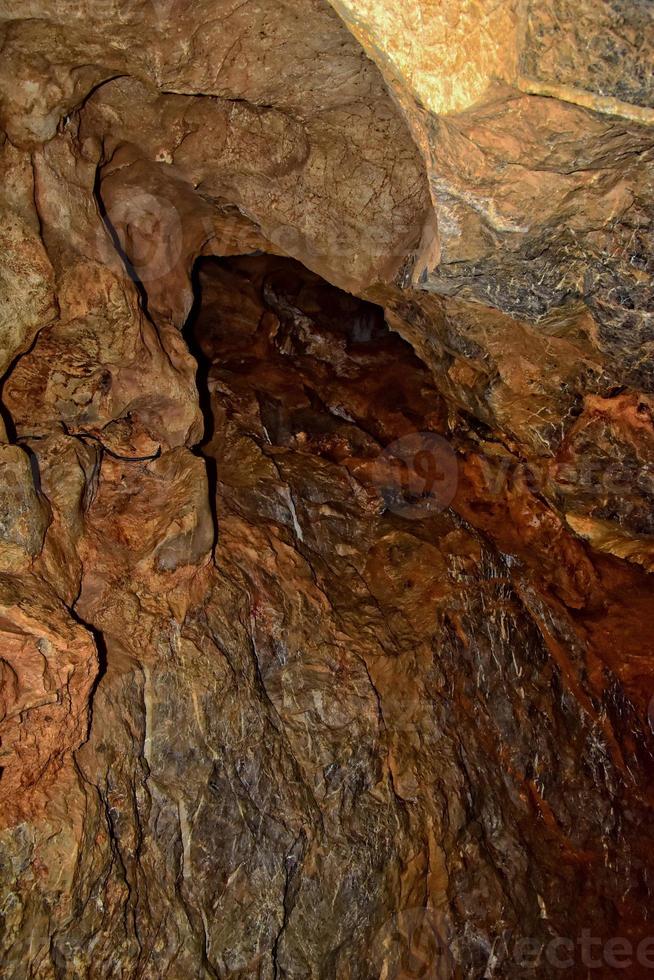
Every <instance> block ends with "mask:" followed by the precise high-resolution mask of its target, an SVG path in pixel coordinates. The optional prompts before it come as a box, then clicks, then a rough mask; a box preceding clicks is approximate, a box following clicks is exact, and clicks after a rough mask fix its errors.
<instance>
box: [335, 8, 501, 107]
mask: <svg viewBox="0 0 654 980" xmlns="http://www.w3.org/2000/svg"><path fill="white" fill-rule="evenodd" d="M330 3H331V4H332V6H333V7H334V8H335V10H336V11H337V12H338V13H339V14H340V15H341V17H342V18H343V19H344V20H345V22H346V23H347V24H348V26H349V28H350V30H351V31H352V33H353V34H354V35H355V36H356V38H357V39H358V41H359V42H360V44H361V45H362V46H363V47H364V49H365V50H366V52H367V53H368V54H369V55H370V57H371V58H373V60H374V61H376V62H377V64H378V65H379V67H380V68H381V70H382V71H383V72H384V73H385V75H386V76H387V80H389V81H391V80H397V79H401V81H402V83H403V85H404V86H406V87H407V88H408V89H409V91H410V92H411V94H412V95H413V96H414V97H415V98H416V99H417V101H418V102H420V103H421V104H422V105H424V107H425V108H426V109H429V110H430V111H432V112H436V113H448V112H459V111H461V110H463V109H466V108H467V107H468V106H470V105H473V104H474V103H475V102H478V101H479V99H480V98H481V97H482V96H483V94H484V92H485V91H486V90H487V89H488V87H489V85H491V83H492V82H493V81H497V80H499V81H503V82H514V81H515V80H516V79H517V75H518V34H519V18H518V14H517V6H518V4H517V3H516V0H497V2H495V3H492V2H488V0H330Z"/></svg>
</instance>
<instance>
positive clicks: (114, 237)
mask: <svg viewBox="0 0 654 980" xmlns="http://www.w3.org/2000/svg"><path fill="white" fill-rule="evenodd" d="M101 187H102V165H101V164H99V165H98V166H97V168H96V171H95V181H94V184H93V196H94V198H95V202H96V204H97V206H98V211H99V213H100V217H101V218H102V223H103V224H104V226H105V228H106V229H107V233H108V235H109V237H110V238H111V242H112V244H113V246H114V248H115V249H116V254H117V255H118V256H119V258H120V260H121V262H122V263H123V265H124V266H125V271H126V273H127V275H128V276H129V278H130V279H131V280H132V282H133V283H134V286H135V287H136V291H137V293H138V295H139V301H140V305H141V309H142V310H143V312H144V313H145V314H146V316H148V317H149V313H148V294H147V292H146V289H145V286H144V285H143V283H142V282H141V280H140V278H139V276H138V273H137V272H136V269H135V268H134V265H133V263H132V261H131V259H130V257H129V256H128V254H127V252H126V251H125V249H124V248H123V246H122V245H121V243H120V238H119V237H118V233H117V231H116V229H115V228H114V226H113V225H112V223H111V220H110V218H109V215H108V213H107V209H106V207H105V203H104V201H103V200H102V193H101Z"/></svg>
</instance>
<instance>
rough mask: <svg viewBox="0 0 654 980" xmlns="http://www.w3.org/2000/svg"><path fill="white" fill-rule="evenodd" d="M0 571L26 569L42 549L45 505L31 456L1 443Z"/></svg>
mask: <svg viewBox="0 0 654 980" xmlns="http://www.w3.org/2000/svg"><path fill="white" fill-rule="evenodd" d="M0 473H1V478H0V540H1V542H2V550H1V552H0V571H2V572H3V573H7V572H20V571H25V570H26V569H28V568H29V566H30V564H31V562H32V561H33V560H34V558H36V557H37V555H38V554H39V553H40V551H41V547H42V545H43V539H44V537H45V532H46V528H47V526H48V523H49V513H48V508H47V506H46V504H45V502H44V500H43V498H42V497H40V496H39V494H38V492H37V489H36V487H35V485H34V473H33V467H32V461H31V459H30V456H28V454H27V453H26V452H25V451H24V450H23V449H21V448H19V447H18V446H8V445H4V446H0Z"/></svg>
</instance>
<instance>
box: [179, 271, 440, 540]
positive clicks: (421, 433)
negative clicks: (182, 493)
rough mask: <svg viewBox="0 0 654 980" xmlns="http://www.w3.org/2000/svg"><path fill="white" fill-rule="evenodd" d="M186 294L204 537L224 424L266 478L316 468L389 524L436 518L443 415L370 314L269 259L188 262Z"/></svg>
mask: <svg viewBox="0 0 654 980" xmlns="http://www.w3.org/2000/svg"><path fill="white" fill-rule="evenodd" d="M193 287H194V297H195V298H194V303H193V307H192V310H191V313H190V315H189V318H188V320H187V323H186V325H185V328H184V336H185V338H186V341H187V344H188V346H189V349H190V351H191V353H192V354H193V356H194V357H195V359H196V361H197V364H198V370H197V387H198V392H199V401H200V407H201V410H202V413H203V416H204V420H205V427H204V433H203V438H202V440H201V442H200V443H199V444H198V446H196V447H195V450H194V451H195V452H197V453H198V454H200V455H202V456H203V458H204V459H205V460H206V463H207V470H208V478H209V484H210V493H211V496H212V506H213V508H214V520H215V523H216V527H217V526H218V519H219V507H218V504H217V499H218V497H219V496H220V495H221V493H223V492H224V491H225V489H226V484H225V482H224V481H223V480H222V478H221V471H222V472H227V469H228V467H227V468H226V464H225V452H224V450H225V433H226V430H227V428H229V426H230V425H232V424H233V422H234V419H235V418H236V417H238V419H239V422H238V424H239V425H240V426H241V428H242V429H243V430H244V431H246V432H247V433H248V436H249V437H252V438H254V439H255V440H256V441H257V443H258V445H259V446H260V447H261V448H262V452H263V453H264V455H266V456H268V457H269V459H271V460H272V461H273V463H274V464H275V466H277V464H278V463H280V460H282V459H283V458H284V457H285V456H286V458H290V456H295V457H297V456H298V455H299V456H301V457H303V458H304V460H305V461H306V460H308V459H309V458H310V457H314V458H318V459H322V460H324V461H328V462H330V463H331V464H335V465H337V466H339V467H342V468H343V469H344V471H345V472H346V473H349V474H350V475H351V476H352V477H353V478H354V480H355V481H356V482H357V483H361V484H362V485H363V486H366V487H367V488H368V491H367V492H369V494H370V499H371V501H372V500H374V498H375V495H377V497H378V498H381V499H378V503H377V505H374V504H373V503H371V504H370V506H371V507H373V508H374V506H378V507H380V508H381V510H382V511H384V510H388V511H392V512H393V513H394V515H395V516H396V517H397V516H398V515H399V516H400V517H402V516H404V517H406V516H407V514H408V516H409V517H410V518H411V519H413V518H414V517H418V518H419V517H423V516H429V515H430V514H431V513H437V512H438V511H440V510H441V509H442V508H443V505H444V502H443V500H442V499H441V498H440V497H439V490H440V488H439V486H438V484H437V482H436V481H437V480H439V479H441V480H442V479H443V475H442V474H441V473H440V471H439V469H438V457H439V454H440V455H441V456H442V446H440V445H437V443H436V440H438V439H439V438H440V437H439V435H438V433H443V432H445V431H446V427H447V413H446V409H445V405H444V402H443V400H442V398H441V396H440V395H439V393H438V391H437V390H436V388H435V387H434V384H433V381H432V379H431V377H430V375H429V372H428V369H427V368H426V366H425V365H424V364H423V363H422V361H420V360H419V358H418V357H417V356H416V354H415V352H414V351H413V348H412V347H411V346H410V345H409V344H408V343H407V342H406V341H405V340H403V339H402V338H401V337H400V336H399V335H398V334H396V333H394V332H393V331H392V330H391V329H390V328H389V327H388V325H387V323H386V321H385V315H384V311H383V309H382V308H381V307H380V306H377V305H376V304H374V303H371V302H367V301H365V300H362V299H360V298H358V297H355V296H352V295H351V294H349V293H346V292H343V291H342V290H340V289H338V288H336V287H334V286H332V285H331V284H330V283H328V282H326V281H325V280H323V279H321V278H320V277H319V276H318V275H316V274H314V273H313V272H311V271H309V270H308V269H307V268H305V267H304V266H303V265H301V264H300V263H299V262H297V261H295V260H293V259H288V258H285V257H279V256H274V255H269V254H256V255H243V256H236V257H229V258H203V259H200V260H198V261H197V262H196V264H195V267H194V270H193ZM246 391H247V393H248V394H247V396H246V395H245V392H246ZM246 397H247V398H250V399H251V404H250V405H249V407H248V409H247V411H244V410H243V405H242V402H243V400H244V399H245V398H246ZM239 400H240V402H239ZM239 404H240V407H239ZM445 451H446V453H447V452H448V449H447V447H445ZM288 454H290V456H289V455H288ZM447 463H448V464H449V466H450V469H451V466H452V462H451V459H450V458H449V457H448V459H447ZM281 465H282V467H283V465H284V463H281ZM231 480H232V485H234V481H236V483H238V477H236V475H235V474H232V476H231ZM227 483H228V484H229V480H228V481H227ZM252 489H253V492H254V494H255V496H256V495H257V490H256V487H253V488H252ZM289 493H290V490H289ZM445 503H449V500H448V501H446V502H445ZM289 506H290V509H291V511H292V519H293V529H294V531H295V532H297V530H298V529H297V526H296V514H295V510H294V508H295V504H294V503H293V502H291V503H290V505H289ZM414 511H415V513H414Z"/></svg>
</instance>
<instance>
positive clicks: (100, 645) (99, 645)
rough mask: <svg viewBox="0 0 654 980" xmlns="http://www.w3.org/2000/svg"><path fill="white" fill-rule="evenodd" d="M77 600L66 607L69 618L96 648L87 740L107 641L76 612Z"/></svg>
mask: <svg viewBox="0 0 654 980" xmlns="http://www.w3.org/2000/svg"><path fill="white" fill-rule="evenodd" d="M78 600H79V596H78V597H77V599H76V600H75V602H74V603H73V604H72V606H70V607H68V611H69V613H70V615H71V618H72V619H74V620H75V622H76V623H77V624H78V626H82V627H83V628H84V629H85V630H87V631H88V632H89V633H90V634H91V636H92V637H93V640H94V642H95V646H96V650H97V651H98V672H97V674H96V675H95V678H94V679H93V684H92V685H91V690H90V691H89V723H88V727H87V740H88V738H89V736H90V733H91V726H92V724H93V704H94V701H95V694H96V691H97V690H98V687H99V685H100V681H101V680H102V678H103V677H104V676H105V674H106V673H107V663H108V660H107V643H106V640H105V638H104V634H103V633H102V631H101V630H99V629H98V628H97V626H93V624H92V623H89V622H88V621H87V620H85V619H83V618H82V617H81V616H80V614H79V613H78V612H77V610H76V609H75V605H76V604H77V601H78Z"/></svg>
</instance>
